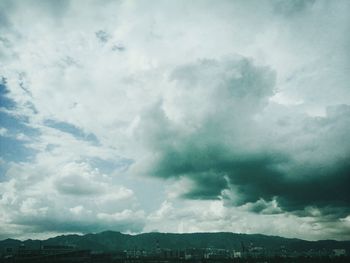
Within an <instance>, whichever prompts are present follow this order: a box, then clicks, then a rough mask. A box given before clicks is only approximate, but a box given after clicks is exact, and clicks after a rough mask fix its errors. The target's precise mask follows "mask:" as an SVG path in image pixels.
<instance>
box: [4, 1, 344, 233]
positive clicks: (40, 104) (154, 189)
mask: <svg viewBox="0 0 350 263" xmlns="http://www.w3.org/2000/svg"><path fill="white" fill-rule="evenodd" d="M0 10H1V11H0V13H1V14H0V17H1V18H0V32H1V37H0V58H1V62H2V63H1V64H0V76H1V82H0V83H1V84H0V99H1V110H0V118H1V127H0V131H1V135H2V136H1V139H2V142H1V143H2V145H5V147H3V148H1V156H2V159H1V160H2V166H1V173H2V176H1V180H0V189H1V192H0V195H1V209H2V211H5V212H6V213H5V215H1V217H0V218H1V219H0V222H1V223H0V230H1V231H0V232H3V233H8V234H7V235H8V236H11V233H13V235H17V236H21V235H22V236H25V235H26V233H30V232H31V231H32V230H33V229H35V231H38V232H39V231H44V232H45V233H54V232H55V229H56V230H57V232H60V231H61V232H62V231H63V232H64V231H78V232H79V231H81V232H84V231H88V230H89V229H91V231H95V230H96V231H97V230H98V229H102V228H104V227H105V228H110V227H112V228H113V226H115V229H117V228H118V227H120V228H121V229H123V230H125V231H130V232H137V231H145V229H150V230H152V228H156V227H158V226H157V224H158V225H160V224H161V222H164V224H165V225H166V227H167V228H166V227H164V230H165V231H168V230H167V229H174V231H175V230H177V228H176V229H175V228H172V225H171V223H166V222H168V221H167V219H166V217H165V216H162V215H165V214H168V215H169V217H170V218H174V220H175V219H176V220H180V218H181V216H182V217H183V218H184V220H185V219H186V220H187V221H188V222H189V223H188V224H189V225H190V227H188V231H190V230H202V231H209V230H220V229H225V230H228V231H229V230H231V231H243V232H254V231H256V232H263V233H276V232H274V229H281V231H280V232H278V231H277V233H276V234H278V233H281V234H282V233H284V234H285V235H291V233H290V231H289V230H288V224H290V225H293V226H300V225H301V227H300V236H301V237H302V236H303V235H304V237H306V238H317V237H335V238H340V239H344V238H345V236H346V235H345V234H344V235H343V236H341V230H343V233H347V229H348V227H349V225H348V220H347V218H348V215H349V209H348V207H349V206H348V204H349V195H348V193H347V191H346V187H347V186H348V185H349V180H348V177H349V176H348V171H349V166H348V165H347V163H349V149H350V145H349V143H348V141H349V140H348V139H347V137H348V136H347V134H349V127H350V124H349V104H350V103H349V101H350V93H349V85H348V83H350V81H349V74H348V71H347V69H348V68H349V61H350V60H349V59H348V58H349V52H348V50H349V45H348V44H349V41H348V40H349V38H348V34H346V32H348V31H349V30H348V29H349V26H348V25H350V23H349V16H348V13H349V3H348V1H332V2H329V1H323V0H320V1H297V0H296V1H291V2H288V3H286V2H285V1H279V0H271V1H267V2H266V3H265V4H264V5H261V3H260V2H259V1H220V2H219V3H215V4H214V3H212V2H210V1H194V2H191V3H189V2H188V1H176V2H167V1H165V2H164V1H154V2H153V1H152V3H150V2H149V1H137V2H136V1H103V2H102V3H100V2H96V1H88V2H86V1H59V3H58V2H57V3H56V2H55V1H28V2H25V3H23V1H1V3H0ZM33 17H40V18H41V19H40V21H39V22H38V21H34V20H33ZM311 190H312V191H311ZM168 199H171V200H168ZM165 201H166V202H165ZM188 202H190V203H191V204H190V205H189V203H188ZM162 204H163V206H162ZM181 204H183V205H184V206H187V205H188V207H187V208H184V210H182V209H181ZM208 205H210V207H211V208H210V212H211V213H213V214H215V216H214V217H213V218H211V217H210V216H209V215H208V214H205V213H204V212H203V213H202V212H201V211H200V210H205V209H206V208H207V206H208ZM196 206H198V207H196ZM159 207H163V208H160V210H158V208H159ZM179 207H180V209H179ZM20 209H22V213H23V214H19V213H16V212H15V211H20ZM154 209H156V211H153V210H154ZM191 209H195V211H196V212H195V213H191V212H190V210H191ZM223 211H228V212H223ZM239 211H240V212H239ZM235 213H238V214H239V216H240V217H241V218H236V217H234V214H235ZM97 215H99V216H97ZM170 215H171V216H170ZM132 217H134V218H135V221H132V219H131V218H132ZM157 218H158V219H157ZM220 218H221V219H220ZM271 218H273V219H274V220H275V221H274V222H275V224H274V225H273V226H274V228H270V227H266V228H263V227H262V226H261V225H260V219H261V220H265V221H263V222H269V220H270V219H271ZM128 220H129V221H130V225H129V226H128V224H127V221H128ZM157 220H158V221H157ZM206 220H207V221H206ZM230 220H232V222H236V223H237V224H239V225H242V227H241V228H237V227H236V226H235V225H234V224H231V223H230ZM245 220H246V221H247V222H249V223H244V221H245ZM284 220H285V222H288V224H287V223H285V222H284ZM180 221H181V220H180ZM64 222H66V225H65V223H64ZM113 222H114V223H115V225H113ZM215 222H217V224H214V223H215ZM332 223H333V226H334V227H332ZM312 224H315V225H317V227H318V228H317V229H318V230H316V229H314V228H313V227H312ZM41 226H42V227H41ZM151 226H152V227H151ZM210 226H212V229H211V228H210ZM214 226H215V227H214ZM143 227H144V228H143ZM183 227H185V228H186V226H183ZM323 228H324V229H323ZM3 229H5V230H6V231H2V230H3ZM254 229H255V230H254ZM314 231H319V233H318V234H317V233H315V232H314ZM322 231H324V232H323V233H321V232H322ZM55 233H56V232H55ZM303 233H304V234H303ZM45 235H46V234H45Z"/></svg>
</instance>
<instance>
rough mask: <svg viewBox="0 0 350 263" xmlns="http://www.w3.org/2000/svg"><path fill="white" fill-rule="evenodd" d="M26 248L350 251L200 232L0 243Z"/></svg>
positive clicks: (327, 244) (334, 244)
mask: <svg viewBox="0 0 350 263" xmlns="http://www.w3.org/2000/svg"><path fill="white" fill-rule="evenodd" d="M23 245H24V246H25V247H27V248H30V249H39V248H40V246H41V245H69V246H74V247H77V248H79V249H90V250H95V251H105V252H108V251H109V252H111V251H124V250H135V249H139V250H148V251H152V250H155V249H156V248H161V249H186V248H224V249H236V250H239V249H241V248H242V246H246V247H248V246H251V247H252V246H255V247H263V248H266V249H270V250H273V249H279V248H282V247H283V248H285V249H288V250H291V251H292V250H293V251H306V250H310V249H319V250H321V249H325V250H332V249H336V248H344V249H346V250H347V251H350V241H337V240H318V241H307V240H303V239H298V238H285V237H280V236H269V235H263V234H243V233H232V232H197V233H161V232H150V233H141V234H136V235H131V234H123V233H121V232H118V231H111V230H107V231H103V232H99V233H88V234H84V235H78V234H68V235H59V236H56V237H51V238H48V239H45V240H32V239H27V240H24V241H21V240H17V239H10V238H8V239H5V240H1V241H0V249H4V248H6V247H9V246H11V247H19V246H23Z"/></svg>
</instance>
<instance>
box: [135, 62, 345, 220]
mask: <svg viewBox="0 0 350 263" xmlns="http://www.w3.org/2000/svg"><path fill="white" fill-rule="evenodd" d="M171 79H172V81H174V82H175V83H174V85H173V86H172V88H170V89H169V90H167V93H166V94H165V96H164V100H163V101H162V103H161V104H158V105H156V106H155V108H152V109H151V110H150V111H149V113H148V114H145V115H144V116H143V118H141V120H140V124H139V127H140V130H139V134H140V135H141V136H145V138H143V139H142V140H144V141H145V143H147V147H149V149H150V151H151V152H152V155H151V156H150V159H147V162H148V166H149V168H148V169H149V170H148V171H147V172H146V173H149V174H150V175H153V176H157V177H162V178H182V177H185V178H189V179H190V180H191V181H192V185H191V187H190V189H188V192H187V193H184V194H183V195H182V196H183V197H185V198H192V199H217V198H224V199H226V198H228V199H230V200H231V204H234V205H243V204H246V203H248V202H258V201H259V200H261V199H263V200H265V201H268V202H270V201H272V200H275V201H277V203H278V205H279V207H280V208H281V209H282V210H284V211H289V212H295V213H298V214H299V215H301V212H300V211H302V210H304V208H305V207H308V206H315V207H318V208H320V209H323V210H322V211H323V212H322V213H324V214H325V215H326V214H327V213H328V212H327V208H328V207H330V206H332V207H333V208H334V209H333V211H332V213H333V214H334V215H335V217H337V218H340V217H344V216H346V215H347V214H348V213H349V212H350V211H349V209H348V208H347V204H348V203H349V202H350V196H349V193H348V191H347V188H348V185H349V184H350V181H349V170H350V169H349V168H350V167H349V166H348V163H349V157H350V152H349V150H350V145H349V144H348V143H347V140H346V134H348V133H349V129H350V128H349V127H350V123H349V117H350V114H349V113H350V112H349V106H347V105H340V106H334V107H333V108H329V109H328V111H327V115H326V116H325V117H319V118H317V117H308V116H307V115H303V116H302V118H300V119H299V118H298V119H296V120H295V121H294V122H292V123H289V124H282V125H289V126H293V127H292V128H291V129H289V130H288V133H287V134H285V131H283V129H282V130H281V131H279V127H278V126H279V125H281V121H282V120H286V121H288V120H289V118H290V116H289V114H290V113H289V114H287V115H284V116H278V118H276V116H270V115H269V112H268V109H267V111H266V112H265V113H264V112H263V110H264V108H266V107H268V106H267V98H269V97H271V96H272V95H273V91H274V78H273V73H272V72H271V70H269V69H268V68H263V67H255V66H254V65H253V64H252V62H249V61H247V60H245V59H238V60H233V61H230V60H223V61H199V62H198V63H197V64H195V65H192V64H191V65H186V66H183V67H180V68H178V69H176V70H174V73H173V74H172V75H171ZM169 94H170V95H169ZM280 107H281V108H283V106H280ZM261 120H263V121H265V120H267V122H268V124H267V125H268V126H267V125H266V123H264V122H263V121H261ZM271 122H272V123H271ZM270 125H271V126H270ZM271 130H272V131H275V134H274V136H273V137H271V135H270V134H271ZM291 131H292V132H291ZM311 189H313V190H312V191H311ZM226 190H230V191H232V192H233V195H229V196H227V195H226V194H225V191H226ZM326 193H327V194H326ZM229 203H230V202H227V204H229ZM255 211H257V212H260V211H261V209H260V210H259V209H258V210H256V209H255Z"/></svg>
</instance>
